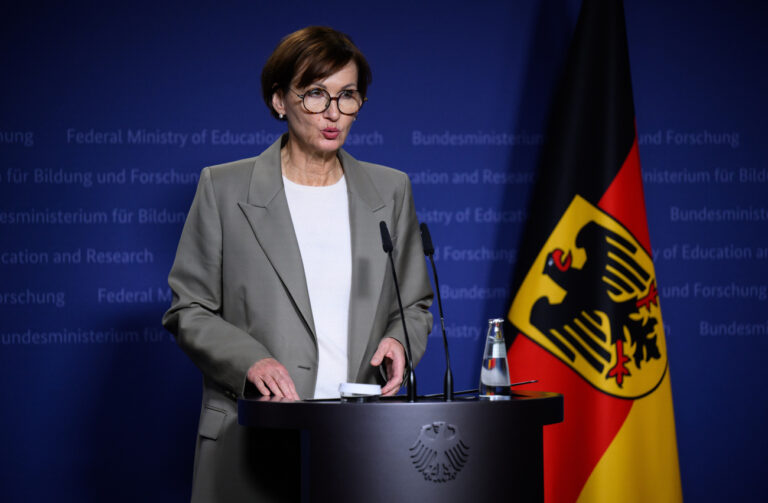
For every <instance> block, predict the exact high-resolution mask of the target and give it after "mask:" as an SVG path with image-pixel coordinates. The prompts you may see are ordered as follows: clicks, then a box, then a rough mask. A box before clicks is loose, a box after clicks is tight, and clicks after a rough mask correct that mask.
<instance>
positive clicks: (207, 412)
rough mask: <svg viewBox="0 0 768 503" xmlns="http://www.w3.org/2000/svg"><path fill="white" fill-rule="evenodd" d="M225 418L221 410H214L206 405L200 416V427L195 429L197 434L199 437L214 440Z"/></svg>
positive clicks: (224, 413)
mask: <svg viewBox="0 0 768 503" xmlns="http://www.w3.org/2000/svg"><path fill="white" fill-rule="evenodd" d="M226 418H227V413H226V412H224V411H223V410H220V409H214V408H211V407H209V406H207V405H206V406H205V408H204V409H203V413H202V415H201V416H200V425H199V426H198V428H197V433H198V434H199V435H200V436H201V437H205V438H210V439H211V440H216V439H217V438H219V433H220V432H221V428H222V426H224V420H225V419H226Z"/></svg>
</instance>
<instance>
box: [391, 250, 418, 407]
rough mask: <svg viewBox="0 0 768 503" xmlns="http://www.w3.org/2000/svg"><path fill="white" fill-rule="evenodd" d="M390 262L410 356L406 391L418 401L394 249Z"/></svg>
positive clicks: (413, 400)
mask: <svg viewBox="0 0 768 503" xmlns="http://www.w3.org/2000/svg"><path fill="white" fill-rule="evenodd" d="M387 255H389V263H390V265H391V266H392V276H393V277H394V279H395V292H396V293H397V305H398V306H400V321H402V322H403V334H404V335H405V348H406V350H407V355H406V356H407V357H408V381H407V382H406V391H407V394H408V401H409V402H415V401H416V373H415V372H414V371H413V358H411V340H410V339H409V338H408V329H407V328H406V327H405V312H404V311H403V301H402V300H401V299H400V287H399V286H398V282H397V272H396V271H395V260H394V259H393V258H392V251H390V252H388V253H387Z"/></svg>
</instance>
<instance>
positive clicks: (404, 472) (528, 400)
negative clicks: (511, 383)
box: [238, 391, 563, 503]
mask: <svg viewBox="0 0 768 503" xmlns="http://www.w3.org/2000/svg"><path fill="white" fill-rule="evenodd" d="M400 398H401V397H396V398H395V399H391V400H390V399H382V400H380V401H378V402H372V403H339V402H333V401H304V402H284V401H275V400H274V399H272V400H269V399H256V400H248V399H242V400H240V401H239V404H238V407H239V416H238V418H239V422H240V424H241V425H244V426H249V427H253V428H262V429H264V428H272V429H274V428H277V429H283V430H285V429H288V430H296V431H301V432H302V433H301V447H300V449H297V451H299V452H295V454H294V455H295V456H297V457H298V456H301V462H300V466H301V470H300V472H301V473H300V474H299V473H297V474H296V479H295V481H296V483H297V484H298V483H301V499H302V501H313V502H326V501H329V502H330V501H334V502H336V501H339V502H370V501H387V502H396V501H408V502H410V501H415V502H420V503H426V502H431V501H438V502H451V501H457V502H467V501H521V502H528V501H531V502H534V501H536V502H538V501H543V500H544V478H543V452H542V427H543V426H544V425H547V424H553V423H558V422H560V421H562V420H563V397H562V395H558V394H556V393H546V392H537V391H518V392H516V393H515V394H514V395H513V399H512V400H508V401H496V402H488V401H480V400H478V399H477V398H475V397H473V398H459V399H457V400H456V401H454V402H443V401H439V400H424V401H419V402H416V403H407V402H405V401H404V400H400ZM263 434H265V435H268V434H269V431H268V430H264V431H263ZM294 466H298V463H297V464H296V465H294ZM490 498H495V499H490Z"/></svg>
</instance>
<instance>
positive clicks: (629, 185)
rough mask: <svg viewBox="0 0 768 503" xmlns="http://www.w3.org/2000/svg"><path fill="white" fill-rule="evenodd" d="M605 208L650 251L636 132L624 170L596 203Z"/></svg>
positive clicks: (622, 167)
mask: <svg viewBox="0 0 768 503" xmlns="http://www.w3.org/2000/svg"><path fill="white" fill-rule="evenodd" d="M597 206H598V207H600V209H602V210H603V211H605V212H606V213H608V214H610V215H611V216H613V218H615V219H616V220H618V221H619V222H621V223H622V225H624V227H626V228H627V230H628V231H629V232H630V233H632V235H633V236H635V239H637V241H638V242H639V243H640V244H641V245H643V248H645V250H646V251H647V252H648V254H649V255H650V254H651V238H650V235H649V234H648V222H647V221H646V218H645V215H646V213H645V196H644V195H643V176H642V173H641V172H640V153H639V151H638V148H637V133H635V141H634V142H632V148H631V149H630V150H629V154H628V155H627V157H626V159H624V163H623V164H622V166H621V169H620V170H619V172H618V173H617V174H616V177H615V178H614V179H613V181H612V182H611V184H610V185H609V186H608V190H606V191H605V193H604V194H603V196H602V197H601V198H600V202H598V203H597Z"/></svg>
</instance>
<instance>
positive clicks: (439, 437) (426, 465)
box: [409, 421, 469, 482]
mask: <svg viewBox="0 0 768 503" xmlns="http://www.w3.org/2000/svg"><path fill="white" fill-rule="evenodd" d="M409 450H410V451H411V461H412V462H413V466H414V467H415V468H416V469H417V470H418V471H419V472H420V473H421V474H422V475H424V480H429V481H431V482H447V481H449V480H453V479H455V478H456V475H457V474H458V473H459V472H460V471H461V469H462V468H463V467H464V465H465V464H466V463H467V460H468V459H469V447H468V446H467V445H466V444H465V443H464V442H463V441H462V440H461V438H460V437H459V428H458V427H457V426H454V425H452V424H448V423H446V422H445V421H435V422H434V423H432V424H425V425H424V426H422V427H421V432H420V433H419V438H417V439H416V443H415V444H413V447H411V448H410V449H409Z"/></svg>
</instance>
